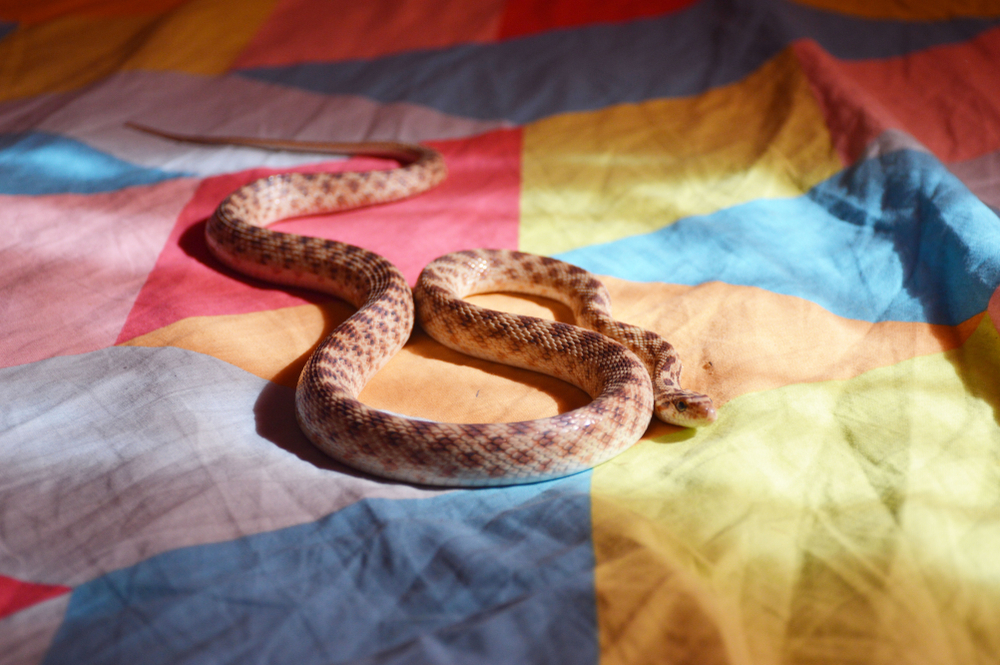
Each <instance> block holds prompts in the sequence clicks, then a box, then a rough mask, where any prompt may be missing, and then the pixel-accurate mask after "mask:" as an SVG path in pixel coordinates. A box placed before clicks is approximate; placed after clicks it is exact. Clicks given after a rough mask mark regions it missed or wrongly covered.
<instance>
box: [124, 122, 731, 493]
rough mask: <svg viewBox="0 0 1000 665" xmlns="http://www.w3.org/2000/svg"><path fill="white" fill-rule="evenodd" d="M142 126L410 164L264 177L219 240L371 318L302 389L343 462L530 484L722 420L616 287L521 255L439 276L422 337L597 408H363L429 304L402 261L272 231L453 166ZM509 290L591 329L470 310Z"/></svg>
mask: <svg viewBox="0 0 1000 665" xmlns="http://www.w3.org/2000/svg"><path fill="white" fill-rule="evenodd" d="M133 127H136V128H137V129H142V130H143V131H147V132H151V133H154V134H158V135H160V136H163V137H165V138H171V139H175V140H183V141H194V142H200V143H210V144H223V143H224V144H241V145H255V146H258V147H264V148H272V149H291V150H300V151H310V152H334V153H338V154H364V155H375V156H382V157H390V158H394V159H397V160H399V161H400V162H401V163H402V164H403V166H401V167H400V168H396V169H391V170H385V171H370V172H343V173H315V174H300V173H286V174H280V175H275V176H271V177H269V178H264V179H261V180H258V181H256V182H252V183H250V184H248V185H246V186H244V187H242V188H240V189H238V190H237V191H235V192H234V193H233V194H231V195H230V196H229V197H227V198H226V199H225V200H224V201H223V202H222V203H221V204H220V206H219V207H218V209H217V210H216V212H215V214H214V215H213V217H212V218H211V219H210V220H209V222H208V224H207V227H206V239H207V242H208V246H209V248H210V249H211V251H212V253H213V254H214V255H215V256H216V257H217V258H218V259H219V260H220V261H221V262H222V263H224V264H226V265H227V266H229V267H231V268H233V269H234V270H237V271H239V272H241V273H243V274H245V275H248V276H251V277H256V278H259V279H262V280H265V281H268V282H274V283H279V284H288V285H293V286H297V287H305V288H309V289H314V290H318V291H323V292H326V293H329V294H331V295H333V296H336V297H338V298H341V299H343V300H345V301H347V302H348V303H350V304H352V305H353V306H355V307H356V308H357V310H358V311H357V312H356V313H355V314H353V315H352V316H351V317H350V318H348V319H347V320H346V321H345V322H344V323H343V324H341V325H340V326H339V327H338V328H337V329H336V330H335V331H334V332H333V333H332V334H331V335H330V336H329V337H328V338H327V339H326V340H324V341H323V342H322V343H321V344H320V345H319V346H318V347H317V349H316V350H315V352H314V353H313V355H312V356H311V357H310V359H309V360H308V362H307V363H306V366H305V368H304V369H303V372H302V375H301V377H300V378H299V383H298V388H297V390H296V411H297V416H298V422H299V425H300V426H301V428H302V430H303V431H304V432H305V434H306V436H307V437H308V438H309V439H310V440H311V441H312V442H313V443H314V444H315V445H316V446H318V447H319V448H320V449H321V450H323V451H324V452H326V453H327V454H329V455H330V456H332V457H333V458H335V459H337V460H339V461H341V462H343V463H345V464H347V465H350V466H352V467H354V468H357V469H360V470H363V471H367V472H369V473H372V474H375V475H378V476H384V477H388V478H395V479H399V480H405V481H409V482H415V483H423V484H432V485H459V486H475V485H508V484H516V483H528V482H536V481H540V480H547V479H552V478H558V477H560V476H565V475H568V474H572V473H576V472H578V471H582V470H585V469H589V468H591V467H593V466H595V465H597V464H600V463H601V462H604V461H606V460H608V459H610V458H612V457H614V456H615V455H617V454H619V453H620V452H622V451H623V450H625V449H626V448H628V447H630V446H631V445H632V444H633V443H634V442H635V441H637V440H638V439H639V438H640V437H641V436H642V434H643V432H644V431H645V429H646V427H647V426H648V424H649V420H650V417H651V414H652V413H654V412H655V413H656V415H657V416H658V417H659V418H661V419H662V420H665V421H666V422H670V423H673V424H678V425H684V426H697V425H700V424H704V423H707V422H711V421H712V420H714V419H715V410H714V408H713V406H712V403H711V400H710V399H709V398H708V397H706V396H704V395H700V394H698V393H694V392H690V391H687V390H684V389H682V388H681V387H680V383H679V379H680V371H681V363H680V359H679V358H678V356H677V354H676V352H675V351H674V349H673V347H672V346H671V345H670V344H668V343H667V342H666V341H665V340H663V339H662V338H661V337H659V336H658V335H656V334H655V333H652V332H649V331H646V330H643V329H640V328H637V327H635V326H631V325H628V324H624V323H620V322H617V321H615V320H614V319H613V318H612V317H611V312H610V297H609V295H608V293H607V291H606V289H605V288H604V286H603V285H602V284H601V283H600V282H599V281H598V280H597V279H596V278H594V277H593V276H592V275H590V273H588V272H586V271H584V270H582V269H580V268H577V267H575V266H572V265H569V264H567V263H564V262H562V261H557V260H555V259H550V258H545V257H541V256H536V255H531V254H524V253H520V252H513V251H508V250H472V251H464V252H456V253H453V254H448V255H446V256H443V257H441V258H439V259H436V260H435V261H433V262H432V263H431V264H430V265H428V266H427V267H426V268H425V269H424V271H423V273H422V274H421V276H420V279H419V281H418V284H417V287H416V289H415V296H416V299H417V306H416V311H417V315H418V316H419V318H420V322H421V325H422V326H423V327H424V329H425V330H426V331H427V332H428V334H430V335H431V336H432V337H434V338H435V339H436V340H438V341H439V342H440V343H442V344H444V345H446V346H449V347H451V348H454V349H457V350H459V351H462V352H465V353H468V354H470V355H473V356H476V357H479V358H484V359H487V360H494V361H497V362H501V363H504V364H508V365H515V366H519V367H525V368H528V369H533V370H537V371H540V372H544V373H546V374H550V375H552V376H555V377H557V378H560V379H563V380H565V381H568V382H569V383H572V384H574V385H576V386H578V387H579V388H581V389H582V390H584V391H586V392H587V393H588V394H589V395H590V396H591V397H592V398H593V401H592V402H590V403H589V404H587V405H586V406H584V407H581V408H579V409H575V410H572V411H569V412H567V413H562V414H559V415H557V416H554V417H551V418H544V419H540V420H533V421H527V422H517V423H486V424H459V423H438V422H429V421H424V420H419V419H409V418H406V417H403V416H398V415H394V414H390V413H385V412H383V411H379V410H376V409H372V408H371V407H368V406H366V405H364V404H362V403H361V402H359V401H358V399H357V397H358V395H359V393H360V392H361V389H362V388H363V387H364V385H365V384H366V383H367V382H368V380H369V379H370V378H371V377H372V376H373V375H374V374H375V373H376V372H377V371H378V370H379V369H380V368H381V367H382V366H383V365H385V363H386V362H387V361H388V360H389V359H390V358H391V357H392V356H393V355H395V354H396V352H397V351H399V349H400V348H402V346H403V344H404V343H405V342H406V340H407V339H408V337H409V335H410V332H411V329H412V327H413V317H414V304H413V297H412V296H411V292H410V289H409V287H408V285H407V283H406V280H405V279H404V277H403V275H402V274H401V273H400V272H399V270H397V269H396V267H395V266H393V265H392V264H391V263H390V262H389V261H387V260H386V259H384V258H383V257H381V256H379V255H378V254H375V253H373V252H369V251H367V250H365V249H362V248H360V247H355V246H353V245H348V244H345V243H340V242H336V241H332V240H324V239H320V238H311V237H305V236H300V235H296V234H289V233H282V232H279V231H274V230H271V229H267V228H264V227H266V226H267V225H269V224H272V223H274V222H276V221H279V220H282V219H287V218H290V217H298V216H303V215H311V214H317V213H326V212H332V211H337V210H345V209H349V208H356V207H359V206H366V205H372V204H376V203H384V202H387V201H394V200H398V199H401V198H405V197H407V196H412V195H414V194H417V193H419V192H423V191H426V190H427V189H430V188H431V187H434V186H435V185H437V184H438V183H440V182H441V181H442V180H443V179H444V178H445V177H446V173H447V172H446V168H445V164H444V160H443V158H442V157H441V155H440V154H439V153H437V152H436V151H434V150H431V149H429V148H425V147H422V146H415V145H408V144H398V143H355V144H330V143H320V144H307V143H301V142H283V141H267V140H254V139H243V138H205V137H189V136H181V135H176V134H169V133H165V132H159V131H156V130H150V129H148V128H145V127H141V126H136V125H133ZM494 291H515V292H521V293H528V294H534V295H541V296H545V297H549V298H553V299H556V300H559V301H561V302H563V303H565V304H566V305H568V306H569V307H571V308H572V309H573V312H574V314H575V316H576V321H577V323H579V324H580V325H581V326H585V327H586V328H589V330H587V329H584V328H581V327H577V326H572V325H568V324H564V323H558V322H553V321H546V320H542V319H537V318H533V317H528V316H521V315H517V314H510V313H505V312H497V311H494V310H489V309H484V308H481V307H478V306H476V305H473V304H471V303H468V302H465V301H464V300H463V299H462V298H463V297H465V296H467V295H472V294H475V293H485V292H494ZM623 345H624V346H623ZM626 347H628V348H626Z"/></svg>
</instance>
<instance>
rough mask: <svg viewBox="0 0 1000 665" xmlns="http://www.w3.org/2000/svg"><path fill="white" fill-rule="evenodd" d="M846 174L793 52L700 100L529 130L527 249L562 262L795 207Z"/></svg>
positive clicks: (610, 111)
mask: <svg viewBox="0 0 1000 665" xmlns="http://www.w3.org/2000/svg"><path fill="white" fill-rule="evenodd" d="M842 167H843V165H842V163H841V162H840V160H839V158H838V156H837V154H836V151H835V150H834V148H833V145H832V143H831V139H830V135H829V133H828V132H827V130H826V124H825V122H824V120H823V115H822V113H821V111H820V108H819V106H818V105H817V104H816V101H815V98H814V97H813V95H812V92H811V91H810V88H809V82H808V81H807V79H806V77H805V76H804V74H803V73H802V71H801V69H800V68H799V65H798V63H797V61H796V59H795V56H794V55H793V54H792V52H791V51H790V50H786V51H785V52H783V53H782V54H781V55H779V56H777V57H775V58H774V59H773V60H771V61H770V62H768V63H767V64H765V65H764V66H763V67H761V68H760V69H759V70H757V71H756V72H754V73H753V74H751V75H750V76H748V77H747V78H745V79H744V80H742V81H740V82H738V83H734V84H732V85H728V86H725V87H722V88H718V89H715V90H710V91H708V92H706V93H703V94H700V95H697V96H695V97H687V98H683V99H662V100H654V101H648V102H643V103H641V104H626V105H621V106H613V107H609V108H605V109H601V110H598V111H591V112H586V113H570V114H565V115H559V116H555V117H552V118H548V119H545V120H541V121H538V122H536V123H533V124H531V125H528V126H527V127H525V130H524V157H523V165H522V190H521V228H520V232H521V236H520V241H519V242H520V248H521V249H522V250H524V251H527V252H536V253H539V254H558V253H560V252H565V251H568V250H571V249H575V248H577V247H582V246H585V245H596V244H601V243H607V242H611V241H614V240H618V239H620V238H624V237H628V236H632V235H637V234H641V233H649V232H651V231H655V230H656V229H659V228H663V227H664V226H668V225H670V224H671V223H673V222H675V221H676V220H677V219H679V218H681V217H686V216H690V215H700V214H705V213H710V212H714V211H716V210H719V209H721V208H728V207H731V206H734V205H737V204H739V203H745V202H747V201H752V200H759V199H767V198H780V197H793V196H799V195H801V194H802V193H804V192H806V191H808V190H809V189H810V188H811V187H813V186H814V185H816V184H817V183H819V182H820V181H822V180H824V179H826V178H828V177H830V176H832V175H833V174H835V173H837V172H838V171H839V170H840V169H841V168H842Z"/></svg>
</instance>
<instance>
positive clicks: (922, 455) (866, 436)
mask: <svg viewBox="0 0 1000 665" xmlns="http://www.w3.org/2000/svg"><path fill="white" fill-rule="evenodd" d="M998 358H1000V336H998V335H997V331H996V329H995V328H994V327H993V325H992V322H991V321H990V319H988V318H984V319H983V320H982V323H981V324H980V326H979V328H978V329H977V331H976V332H975V334H973V336H972V337H970V338H969V340H968V341H967V342H966V343H965V345H963V346H962V347H961V348H959V349H955V350H953V351H948V352H945V353H940V354H934V355H930V356H924V357H920V358H915V359H913V360H907V361H904V362H901V363H898V364H896V365H893V366H890V367H883V368H879V369H875V370H872V371H871V372H868V373H866V374H863V375H861V376H858V377H855V378H853V379H850V380H847V381H831V382H826V383H819V384H808V385H792V386H788V387H785V388H781V389H777V390H771V391H765V392H761V393H753V394H749V395H745V396H743V397H740V398H738V399H736V400H733V401H732V402H730V403H729V404H727V405H726V406H725V407H724V408H723V409H722V411H721V413H720V417H719V420H718V422H717V423H716V424H714V425H712V426H711V427H709V428H705V429H702V430H699V432H698V434H697V436H694V437H688V438H686V439H684V440H682V441H679V442H676V443H671V439H672V437H669V436H668V437H664V438H662V439H660V440H657V441H651V440H647V441H643V442H640V443H639V444H638V445H636V446H635V447H633V448H632V449H631V450H629V451H627V452H625V453H624V454H622V455H620V456H619V457H617V458H615V459H614V460H611V461H610V462H608V463H606V464H604V465H602V466H600V467H598V468H597V469H595V470H594V474H593V485H592V494H593V497H594V499H593V509H594V525H595V533H594V543H595V555H596V557H597V569H596V570H597V595H598V599H599V607H601V611H600V614H599V620H600V625H601V632H602V638H601V642H602V648H603V645H605V644H608V645H609V650H611V651H615V650H617V651H625V652H626V653H627V649H628V647H629V646H630V644H629V642H628V640H634V639H639V638H641V637H642V636H643V635H645V636H646V638H647V639H648V638H649V635H650V632H649V631H639V630H638V629H637V630H636V631H634V632H635V633H636V634H637V635H638V637H635V636H633V634H632V633H631V632H629V631H628V630H627V628H628V626H629V621H630V619H629V618H630V617H636V616H643V615H645V614H647V613H653V614H654V615H656V614H662V613H664V612H666V611H669V609H670V607H669V606H668V605H665V604H668V603H677V595H676V594H671V593H670V587H669V585H664V586H663V587H662V590H663V593H662V594H661V593H660V590H661V587H656V588H654V589H653V590H652V592H651V589H650V587H649V586H648V585H647V584H643V585H640V586H638V587H635V591H634V592H633V593H632V594H631V596H630V595H629V594H627V593H623V591H622V589H626V588H628V587H629V585H628V584H627V582H628V579H629V578H630V577H632V576H635V575H647V576H651V577H653V578H656V577H660V578H669V577H672V576H673V577H676V576H677V575H681V576H683V577H684V578H685V579H687V582H686V586H687V588H690V589H693V591H690V592H689V595H691V597H692V598H694V599H695V600H697V599H698V598H700V597H701V596H700V593H705V594H706V595H707V594H715V595H716V596H717V597H716V599H715V602H714V603H710V604H709V605H708V606H707V609H706V608H704V607H705V606H703V609H702V610H701V615H700V616H702V619H701V620H699V618H698V616H694V618H693V619H692V621H691V622H690V623H692V624H693V625H692V626H691V628H692V630H695V629H700V630H701V631H702V632H705V631H709V630H710V629H712V630H715V631H716V633H715V634H717V636H718V637H717V641H718V643H719V644H720V645H721V646H720V648H722V647H724V649H725V650H726V651H727V652H734V651H735V652H739V651H742V650H745V651H747V652H749V653H750V655H751V658H750V660H752V661H754V662H757V661H760V662H766V661H769V660H772V659H773V658H774V657H775V656H776V654H777V653H784V652H793V653H797V655H798V657H801V658H808V657H815V656H817V654H818V653H819V651H821V650H823V649H827V651H826V652H825V653H829V651H828V650H829V649H830V648H833V646H834V645H832V644H829V643H827V642H826V641H825V640H824V637H823V634H821V633H820V632H819V631H823V630H827V631H828V630H829V629H830V627H831V626H834V625H836V626H837V630H836V631H835V632H833V633H829V634H833V635H840V636H842V635H844V634H845V633H848V634H854V635H857V636H858V639H857V642H856V643H850V644H848V643H843V642H841V643H840V647H841V650H838V653H839V654H845V653H846V652H844V651H843V649H844V648H850V649H857V648H866V647H864V645H868V644H871V641H870V640H871V639H874V638H876V637H879V638H880V639H890V638H891V639H893V640H898V643H896V644H893V645H886V646H885V648H886V649H887V652H889V653H903V652H904V651H910V652H915V653H921V654H923V655H924V656H925V657H926V658H927V659H928V660H930V661H935V662H949V661H950V660H951V655H953V654H952V652H951V651H948V650H952V649H955V650H957V653H964V654H970V657H972V656H971V654H973V653H976V652H977V651H978V650H979V649H980V648H982V649H985V652H986V653H989V652H991V651H994V650H995V649H996V648H998V647H1000V644H998V643H997V641H996V636H995V635H994V637H993V638H990V639H991V641H992V649H990V648H987V647H984V646H983V645H976V644H974V643H972V642H970V641H969V640H971V639H973V636H974V635H987V634H992V633H991V631H990V630H989V628H988V626H993V625H996V623H997V621H998V620H1000V616H998V614H997V610H996V608H997V607H1000V591H998V589H997V587H996V585H995V584H993V583H992V581H990V580H988V579H986V578H985V577H984V575H985V574H987V572H988V571H990V570H991V569H992V564H991V563H990V561H992V557H993V556H994V554H995V552H996V551H997V548H998V547H1000V533H998V532H997V531H996V529H991V528H988V527H987V526H986V525H988V524H991V523H992V522H991V520H992V517H991V515H992V514H993V513H995V509H994V507H995V506H996V505H997V502H998V501H1000V478H998V477H997V476H996V469H995V467H994V465H993V464H991V463H990V462H989V460H991V459H994V458H995V455H996V451H997V450H998V449H1000V416H998V414H1000V388H998V387H997V385H996V384H995V381H994V377H995V376H996V374H997V372H998V371H1000V361H998ZM977 459H978V460H981V462H980V463H970V461H973V460H977ZM624 513H627V515H626V514H624ZM959 542H960V543H961V544H960V545H959V544H958V543H959ZM636 543H640V544H641V545H637V544H636ZM625 553H627V554H628V555H627V556H626V555H625ZM643 569H648V571H649V572H648V573H640V572H638V571H642V570H643ZM928 577H929V578H930V579H931V580H933V582H934V583H932V584H931V585H930V586H928V584H927V578H928ZM956 585H957V586H956ZM963 585H970V590H969V593H963V592H962V591H961V589H962V587H963ZM632 586H634V585H632ZM971 586H975V592H973V591H972V589H971ZM605 590H607V593H612V592H613V594H614V601H615V602H614V603H605V604H603V605H602V604H600V599H601V598H602V597H603V594H604V593H605ZM699 590H700V592H699ZM984 593H986V594H988V595H990V596H991V597H992V598H993V602H984V597H983V595H982V594H984ZM817 602H820V605H816V603H817ZM915 603H919V604H920V605H923V606H924V609H925V610H926V611H918V612H915V613H911V612H908V611H906V608H907V607H911V606H912V605H914V604H915ZM805 612H809V613H810V614H809V615H807V614H805ZM816 612H820V613H822V616H823V621H810V620H809V617H810V616H812V617H813V618H815V613H816ZM920 617H923V619H922V622H921V623H919V624H908V622H912V621H913V620H914V619H915V618H920ZM931 617H933V622H929V618H931ZM967 626H974V627H976V628H975V629H974V630H972V631H971V632H970V631H968V630H967ZM617 636H624V637H623V638H618V637H617ZM619 639H622V640H624V643H619V642H618V640H619ZM907 641H909V642H908V643H906V644H904V643H903V642H907ZM633 646H634V645H633ZM775 649H777V652H775V651H774V650H775ZM817 650H819V651H817ZM942 650H945V651H942ZM647 652H648V647H647ZM862 655H863V654H861V653H858V654H857V657H858V658H859V659H860V658H861V656H862ZM973 659H974V658H973Z"/></svg>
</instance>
